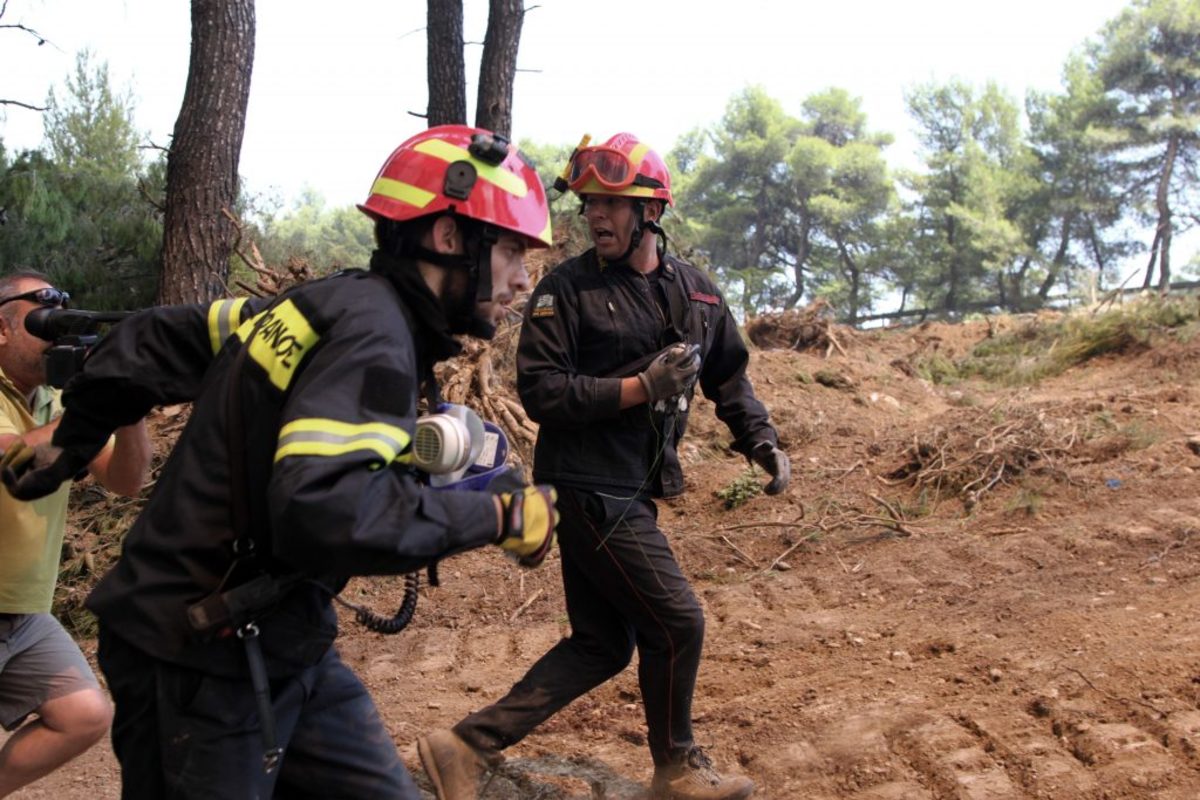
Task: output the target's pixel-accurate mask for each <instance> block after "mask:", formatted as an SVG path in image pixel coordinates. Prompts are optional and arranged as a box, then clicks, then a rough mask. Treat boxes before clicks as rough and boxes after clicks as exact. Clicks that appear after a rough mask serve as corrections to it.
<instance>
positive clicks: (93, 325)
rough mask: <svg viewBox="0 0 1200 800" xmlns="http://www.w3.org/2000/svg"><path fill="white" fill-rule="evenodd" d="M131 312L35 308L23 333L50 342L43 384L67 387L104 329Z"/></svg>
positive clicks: (58, 387)
mask: <svg viewBox="0 0 1200 800" xmlns="http://www.w3.org/2000/svg"><path fill="white" fill-rule="evenodd" d="M131 313H133V312H131V311H80V310H76V309H73V308H35V309H34V310H32V311H30V312H29V313H28V314H26V315H25V330H27V331H29V332H30V333H31V334H33V335H34V336H36V337H38V338H39V339H45V340H46V341H47V342H50V343H51V345H50V347H49V349H47V350H46V352H45V354H44V355H43V358H45V360H46V383H48V384H50V385H51V386H53V387H54V388H56V389H61V388H62V387H63V386H66V384H67V381H68V380H70V379H71V376H73V375H74V374H75V373H76V372H78V371H79V370H80V369H82V368H83V359H84V358H85V357H86V356H87V352H88V350H90V349H91V348H92V345H94V344H96V342H98V341H100V335H101V331H103V330H104V329H105V327H106V326H109V325H112V324H114V323H117V322H120V321H121V320H123V319H125V317H127V316H129V315H130V314H131Z"/></svg>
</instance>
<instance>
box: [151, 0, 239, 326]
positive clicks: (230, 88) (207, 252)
mask: <svg viewBox="0 0 1200 800" xmlns="http://www.w3.org/2000/svg"><path fill="white" fill-rule="evenodd" d="M253 67H254V0H192V50H191V62H190V65H189V66H188V79H187V88H186V89H185V91H184V95H183V106H182V107H181V108H180V109H179V118H178V119H177V120H176V121H175V133H174V136H173V138H172V141H171V150H170V153H169V154H168V155H167V196H166V213H165V214H164V218H163V266H162V274H161V275H160V276H159V283H158V298H157V299H158V302H159V303H162V304H169V303H195V302H204V301H207V300H212V299H215V298H217V297H220V296H222V295H223V294H225V292H226V288H227V283H228V278H229V254H230V251H231V249H232V242H233V235H234V227H233V222H232V220H230V219H229V218H228V217H226V216H225V214H224V213H223V212H224V211H226V210H229V211H232V210H233V208H234V204H235V202H236V201H237V196H238V159H239V158H240V156H241V151H242V135H243V133H244V132H245V130H246V105H247V103H248V101H249V98H250V74H251V71H252V69H253Z"/></svg>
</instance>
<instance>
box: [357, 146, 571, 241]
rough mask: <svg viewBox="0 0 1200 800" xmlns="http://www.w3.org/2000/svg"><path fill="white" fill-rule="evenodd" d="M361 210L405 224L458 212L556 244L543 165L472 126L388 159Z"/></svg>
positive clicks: (401, 148) (530, 238) (402, 150)
mask: <svg viewBox="0 0 1200 800" xmlns="http://www.w3.org/2000/svg"><path fill="white" fill-rule="evenodd" d="M358 208H359V210H360V211H362V212H364V213H365V214H367V215H369V216H371V217H373V218H375V219H391V220H395V221H397V222H405V221H408V220H412V219H417V218H419V217H425V216H429V215H431V214H440V213H442V212H447V211H452V212H454V213H455V214H458V215H460V216H463V217H467V218H469V219H474V220H479V221H480V222H486V223H489V224H491V225H495V226H497V227H499V228H504V229H505V230H508V231H512V232H513V233H517V234H520V235H521V236H523V237H525V240H526V242H527V243H528V245H529V246H530V247H549V246H550V244H551V241H550V209H549V207H548V206H547V205H546V192H545V190H544V189H543V188H542V181H541V179H540V178H539V177H538V174H537V170H535V169H534V168H533V166H532V165H531V164H530V163H529V162H528V161H526V160H525V158H524V157H523V156H522V155H521V153H520V152H519V151H518V150H517V148H516V147H515V146H514V145H512V144H510V143H509V141H508V140H507V139H506V138H504V137H503V136H499V135H497V134H494V133H492V132H491V131H487V130H484V129H483V128H468V127H467V126H465V125H441V126H439V127H436V128H430V129H429V130H426V131H422V132H421V133H418V134H417V135H416V136H413V137H412V138H410V139H409V140H408V141H406V142H404V144H402V145H400V146H399V147H397V148H396V149H395V151H394V152H393V153H392V154H391V155H390V156H388V160H387V161H385V162H384V164H383V169H381V170H379V175H378V176H377V177H376V178H375V183H374V184H372V185H371V195H370V197H368V198H367V202H365V203H363V204H361V205H360V206H359V207H358Z"/></svg>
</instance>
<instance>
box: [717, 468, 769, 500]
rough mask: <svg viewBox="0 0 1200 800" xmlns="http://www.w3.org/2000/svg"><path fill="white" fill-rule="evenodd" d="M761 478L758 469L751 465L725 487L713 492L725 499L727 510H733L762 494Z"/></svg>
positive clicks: (719, 497)
mask: <svg viewBox="0 0 1200 800" xmlns="http://www.w3.org/2000/svg"><path fill="white" fill-rule="evenodd" d="M760 479H761V476H760V474H759V472H758V470H756V469H755V468H754V467H750V468H749V469H745V470H743V471H742V474H741V475H739V476H738V477H736V478H734V479H733V480H732V481H731V482H730V483H729V485H728V486H726V487H725V488H724V489H720V490H718V491H716V492H714V493H713V494H715V495H716V496H717V498H718V499H720V500H722V501H723V505H724V506H725V509H726V510H728V511H732V510H733V509H735V508H737V507H738V506H741V505H745V504H746V503H747V502H748V501H750V500H752V499H753V498H755V497H758V496H759V495H760V494H762V490H763V487H762V484H761V483H760V482H759V481H760Z"/></svg>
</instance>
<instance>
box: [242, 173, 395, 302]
mask: <svg viewBox="0 0 1200 800" xmlns="http://www.w3.org/2000/svg"><path fill="white" fill-rule="evenodd" d="M374 237H375V233H374V229H373V228H372V226H371V221H370V219H369V218H368V217H367V216H366V215H365V214H363V213H362V212H361V211H359V210H358V209H357V208H355V207H354V206H343V207H341V208H327V207H326V205H325V198H324V197H322V196H321V194H320V193H319V192H317V191H316V190H314V189H312V188H306V189H305V190H304V192H303V193H302V194H301V196H300V198H299V199H298V200H296V202H295V203H293V205H292V207H291V208H290V209H289V210H288V211H287V212H286V213H282V214H280V213H270V212H264V216H263V219H262V221H261V223H260V230H259V233H258V237H257V239H258V242H259V245H258V246H259V251H260V252H261V254H262V257H263V261H265V262H266V263H267V264H268V265H270V266H281V265H284V264H287V263H288V262H290V261H294V260H295V261H301V262H304V263H306V264H308V265H309V266H310V267H312V268H313V270H314V271H315V272H316V273H317V274H326V273H329V272H334V271H336V270H339V269H349V268H354V267H360V268H365V267H366V266H367V264H368V263H369V262H370V259H371V251H372V250H373V249H374V246H375V245H374V241H375V239H374ZM234 275H235V278H236V277H238V276H240V275H241V272H240V270H239V265H235V268H234ZM244 279H245V278H244V277H243V280H244Z"/></svg>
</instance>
